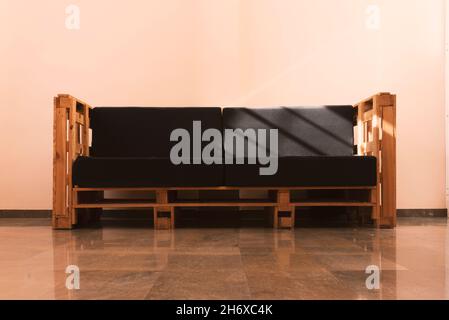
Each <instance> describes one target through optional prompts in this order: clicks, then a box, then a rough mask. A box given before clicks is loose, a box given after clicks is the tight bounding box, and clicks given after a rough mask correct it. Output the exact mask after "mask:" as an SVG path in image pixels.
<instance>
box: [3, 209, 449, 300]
mask: <svg viewBox="0 0 449 320" xmlns="http://www.w3.org/2000/svg"><path fill="white" fill-rule="evenodd" d="M49 223H50V222H49V220H46V219H42V220H41V219H0V299H21V298H24V299H448V298H449V227H448V224H447V220H446V219H442V218H423V219H418V218H404V219H400V220H399V226H398V227H397V228H396V229H395V230H375V229H370V228H334V229H332V228H321V229H320V228H313V229H312V228H310V229H309V228H304V229H303V228H297V229H296V230H294V231H288V230H281V231H274V230H271V229H263V228H252V229H247V228H226V229H219V228H209V229H206V228H205V229H176V230H175V231H174V232H170V231H154V230H153V229H152V228H150V227H138V226H137V227H136V226H135V225H129V226H128V225H123V224H118V223H117V224H114V223H111V224H107V225H105V226H104V227H103V228H98V229H80V230H74V231H53V230H52V229H51V228H50V227H49V226H48V225H49ZM68 265H76V266H77V267H79V270H80V289H79V290H69V289H67V288H66V278H67V276H68V275H67V274H66V273H65V270H66V267H67V266H68ZM370 265H374V266H377V267H379V269H380V287H379V289H368V288H367V286H366V279H367V277H368V276H369V274H367V273H366V272H365V271H366V268H367V267H368V266H370ZM371 283H374V282H371Z"/></svg>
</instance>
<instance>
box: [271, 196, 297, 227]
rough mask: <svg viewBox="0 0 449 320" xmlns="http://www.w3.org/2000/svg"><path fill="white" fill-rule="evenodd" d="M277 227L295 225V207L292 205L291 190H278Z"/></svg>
mask: <svg viewBox="0 0 449 320" xmlns="http://www.w3.org/2000/svg"><path fill="white" fill-rule="evenodd" d="M273 226H274V228H275V229H278V228H294V227H295V207H294V206H292V205H290V191H289V190H278V191H277V206H275V207H274V223H273Z"/></svg>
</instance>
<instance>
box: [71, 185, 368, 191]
mask: <svg viewBox="0 0 449 320" xmlns="http://www.w3.org/2000/svg"><path fill="white" fill-rule="evenodd" d="M374 188H375V187H373V186H346V187H343V186H324V187H166V188H164V189H165V190H170V191H177V190H179V191H185V190H194V191H195V190H215V191H228V190H279V189H288V190H371V189H374ZM74 189H75V190H76V191H157V190H160V189H161V188H160V187H148V188H141V187H137V188H112V187H105V188H86V187H75V188H74Z"/></svg>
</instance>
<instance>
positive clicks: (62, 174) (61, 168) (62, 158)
mask: <svg viewBox="0 0 449 320" xmlns="http://www.w3.org/2000/svg"><path fill="white" fill-rule="evenodd" d="M66 140H67V110H66V109H65V108H63V107H61V106H60V104H59V98H57V97H55V99H54V119H53V218H54V219H53V225H55V223H56V220H55V218H56V217H57V216H67V215H68V213H67V203H66V199H67V166H66V163H67V143H66Z"/></svg>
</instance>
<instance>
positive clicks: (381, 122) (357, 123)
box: [354, 93, 396, 227]
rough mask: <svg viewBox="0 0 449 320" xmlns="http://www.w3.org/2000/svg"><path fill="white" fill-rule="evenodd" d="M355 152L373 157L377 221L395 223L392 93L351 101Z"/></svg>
mask: <svg viewBox="0 0 449 320" xmlns="http://www.w3.org/2000/svg"><path fill="white" fill-rule="evenodd" d="M354 108H355V109H356V110H357V112H356V116H355V119H354V145H356V146H357V155H360V156H367V155H371V156H375V157H376V158H377V192H378V193H379V194H378V201H379V202H380V206H381V211H380V216H379V217H378V218H379V222H380V225H384V226H389V227H392V226H394V225H396V95H394V94H390V93H378V94H376V95H374V96H372V97H369V98H367V99H365V100H362V101H361V102H359V103H357V104H355V105H354Z"/></svg>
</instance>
